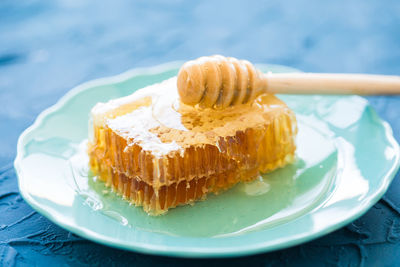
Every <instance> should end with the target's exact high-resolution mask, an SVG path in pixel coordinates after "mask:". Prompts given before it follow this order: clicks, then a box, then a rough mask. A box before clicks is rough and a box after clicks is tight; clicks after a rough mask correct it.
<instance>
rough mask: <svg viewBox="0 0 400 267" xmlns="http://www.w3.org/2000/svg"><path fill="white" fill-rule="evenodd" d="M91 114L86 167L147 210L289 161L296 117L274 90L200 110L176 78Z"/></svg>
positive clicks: (165, 208)
mask: <svg viewBox="0 0 400 267" xmlns="http://www.w3.org/2000/svg"><path fill="white" fill-rule="evenodd" d="M91 116H92V123H93V130H92V131H93V135H92V136H91V138H90V140H89V145H88V154H89V157H90V168H91V171H92V172H93V174H94V175H97V176H98V178H99V179H100V180H102V181H104V182H105V184H106V185H107V186H109V187H112V188H113V189H114V190H115V191H116V192H117V193H119V194H121V195H122V196H123V197H124V198H125V199H126V200H128V201H130V202H131V203H133V204H135V205H137V206H142V207H143V209H144V210H145V211H146V212H147V213H149V214H150V215H159V214H163V213H165V212H166V211H168V209H170V208H174V207H176V206H178V205H184V204H192V203H194V202H195V201H196V200H203V199H205V198H206V195H207V194H208V193H219V192H221V191H223V190H226V189H229V188H231V187H232V186H233V185H235V184H236V183H238V182H248V181H252V180H254V179H255V178H257V177H258V175H259V174H260V173H265V172H268V171H272V170H274V169H276V168H278V167H282V166H284V165H285V164H287V163H289V162H292V161H293V160H294V153H295V149H296V146H295V135H296V133H297V126H296V118H295V115H294V113H293V111H291V110H290V109H289V108H288V107H287V106H286V104H285V103H283V102H282V101H281V100H279V99H278V98H277V97H275V96H274V95H272V94H263V95H261V96H259V97H258V98H256V99H255V101H253V102H252V103H249V104H246V105H239V106H233V107H228V108H225V109H222V110H213V109H199V108H197V107H192V106H187V105H184V104H182V103H181V102H180V101H179V96H178V93H177V88H176V77H174V78H171V79H169V80H166V81H164V82H162V83H159V84H155V85H152V86H148V87H145V88H143V89H140V90H138V91H136V92H135V93H133V94H132V95H129V96H126V97H122V98H119V99H115V100H111V101H109V102H107V103H98V104H97V105H96V106H95V107H94V108H93V109H92V111H91Z"/></svg>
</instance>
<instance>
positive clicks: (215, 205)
mask: <svg viewBox="0 0 400 267" xmlns="http://www.w3.org/2000/svg"><path fill="white" fill-rule="evenodd" d="M180 65H181V63H177V62H175V63H169V64H166V65H162V66H157V67H154V68H148V69H137V70H133V71H129V72H127V73H124V74H122V75H119V76H116V77H112V78H106V79H101V80H96V81H93V82H89V83H86V84H83V85H81V86H79V87H77V88H75V89H73V90H71V91H70V92H69V93H68V94H67V95H66V96H64V97H63V98H62V99H61V100H60V101H59V102H58V103H57V104H55V105H54V106H53V107H51V108H49V109H47V110H46V111H44V112H43V113H42V114H40V116H39V117H38V118H37V120H36V121H35V123H34V124H33V125H32V126H31V127H29V128H28V129H27V130H26V131H25V132H24V133H23V134H22V135H21V136H20V138H19V141H18V154H17V158H16V160H15V168H16V170H17V174H18V177H19V188H20V192H21V194H22V196H23V197H24V199H25V200H26V201H27V202H28V203H29V204H30V205H31V206H32V207H33V208H34V209H36V210H37V211H38V212H40V213H41V214H43V215H44V216H46V217H47V218H49V219H50V220H52V221H53V222H55V223H57V224H58V225H60V226H62V227H64V228H65V229H67V230H69V231H71V232H73V233H75V234H78V235H80V236H82V237H85V238H88V239H90V240H93V241H96V242H99V243H102V244H105V245H110V246H113V247H118V248H123V249H128V250H132V251H137V252H143V253H150V254H159V255H168V256H181V257H228V256H240V255H248V254H254V253H258V252H266V251H271V250H275V249H280V248H285V247H289V246H293V245H296V244H300V243H302V242H306V241H309V240H311V239H314V238H317V237H319V236H322V235H324V234H327V233H329V232H332V231H333V230H336V229H338V228H340V227H342V226H344V225H345V224H347V223H349V222H351V221H353V220H355V219H356V218H358V217H359V216H361V215H362V214H363V213H364V212H366V211H367V210H368V209H369V208H370V207H371V206H372V205H373V204H375V203H376V202H377V201H378V200H379V198H380V197H381V196H382V195H383V194H384V193H385V191H386V189H387V188H388V186H389V184H390V182H391V180H392V179H393V177H394V175H395V173H396V171H397V169H398V167H399V146H398V144H397V143H396V141H395V140H394V138H393V136H392V130H391V128H390V127H389V125H388V124H387V123H386V122H384V121H382V120H381V119H380V118H379V117H378V116H377V115H376V113H375V112H374V111H373V110H372V108H371V107H370V106H369V105H368V102H367V101H366V100H365V99H363V98H361V97H357V96H343V97H336V96H281V98H282V99H283V100H284V101H285V102H286V103H287V104H288V105H289V106H290V107H291V108H292V109H293V110H294V111H295V112H296V115H297V119H298V123H299V134H298V138H297V145H298V150H297V160H296V162H295V163H294V164H292V165H288V166H286V167H284V168H282V169H279V170H277V171H274V172H273V173H270V174H267V175H264V176H263V177H260V179H258V180H256V181H254V182H252V183H250V184H239V185H237V186H235V187H234V188H232V189H231V190H228V191H227V192H225V193H222V194H220V195H218V196H215V195H212V196H210V197H209V198H208V199H207V200H206V201H203V202H198V203H196V204H195V205H194V206H184V207H179V208H176V209H173V210H171V211H170V212H168V213H167V214H166V215H164V216H159V217H150V216H148V215H147V214H146V213H144V212H143V210H142V209H141V208H137V207H134V206H130V205H129V204H128V203H127V202H125V201H124V200H122V199H121V198H120V197H118V196H116V195H115V194H114V193H113V192H111V191H110V190H109V189H108V188H106V187H105V186H104V185H103V184H102V183H101V182H99V181H96V179H95V178H94V177H90V175H88V167H87V161H88V159H87V156H86V154H85V151H84V146H85V139H86V138H87V136H88V118H89V116H88V114H89V110H90V109H91V108H92V107H93V105H94V104H96V103H97V102H99V101H107V100H109V99H112V98H116V97H120V96H124V95H128V94H131V93H132V92H133V91H135V90H136V89H138V88H141V87H144V86H146V85H149V84H152V83H156V82H160V81H162V80H164V79H166V78H169V77H171V76H173V75H176V73H177V71H178V68H179V66H180ZM259 67H260V68H261V69H262V70H264V71H272V72H288V71H295V70H293V69H290V68H287V67H282V66H272V65H259Z"/></svg>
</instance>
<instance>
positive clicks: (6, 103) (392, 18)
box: [0, 0, 400, 266]
mask: <svg viewBox="0 0 400 267" xmlns="http://www.w3.org/2000/svg"><path fill="white" fill-rule="evenodd" d="M295 2H296V4H294V3H295ZM217 53H220V54H224V55H230V56H235V57H238V58H246V59H249V60H250V61H252V62H265V63H275V64H283V65H289V66H292V67H295V68H299V69H302V70H304V71H314V72H361V73H378V74H396V75H399V74H400V2H399V1H396V0H392V1H385V2H383V1H374V2H372V1H368V2H367V1H363V0H357V1H351V2H350V1H345V0H342V1H329V2H328V1H290V2H289V1H268V2H267V3H263V4H261V3H258V4H255V3H252V2H250V1H249V3H245V1H243V2H236V1H227V0H226V1H219V2H218V3H216V1H203V2H197V1H196V2H195V1H186V2H183V1H170V3H167V1H155V2H151V3H149V2H146V1H140V2H132V1H108V2H99V1H78V0H77V1H67V0H60V1H39V0H31V1H13V0H2V1H1V2H0V266H13V265H16V266H25V265H40V266H46V265H48V266H53V265H73V266H86V265H90V266H92V265H105V266H108V265H125V264H136V265H139V266H140V265H150V264H153V265H164V264H169V265H171V264H173V265H175V264H176V265H181V266H186V265H189V264H190V266H203V265H204V264H208V265H210V266H211V265H213V266H214V265H215V266H217V265H218V266H220V265H221V264H223V263H229V264H231V265H233V266H236V265H246V266H247V265H265V266H269V265H271V266H283V265H290V266H292V265H295V266H296V265H308V266H309V265H312V264H321V265H322V264H324V265H339V266H342V265H343V266H358V265H364V266H396V265H397V266H400V177H399V175H397V177H396V178H395V180H394V182H393V184H392V185H391V187H390V189H389V191H388V192H387V193H386V195H385V196H384V197H383V199H382V200H381V201H379V203H377V204H376V205H375V206H374V207H373V208H371V209H370V210H369V211H368V212H367V213H366V214H365V215H364V216H362V217H361V218H360V219H358V220H356V221H355V222H353V223H351V224H349V225H348V226H346V227H344V228H342V229H340V230H338V231H336V232H334V233H331V234H329V235H327V236H325V237H322V238H320V239H317V240H315V241H312V242H309V243H306V244H303V245H300V246H296V247H293V248H289V249H285V250H281V251H276V252H272V253H266V254H260V255H255V256H250V257H243V258H238V259H218V260H189V259H175V258H166V257H155V256H148V255H142V254H137V253H132V252H128V251H122V250H116V249H112V248H109V247H105V246H102V245H98V244H95V243H92V242H90V241H87V240H84V239H82V238H80V237H78V236H75V235H73V234H71V233H69V232H67V231H65V230H63V229H61V228H60V227H58V226H57V225H54V224H53V223H51V222H50V221H48V220H47V219H45V218H44V217H43V216H41V215H40V214H38V213H36V212H34V211H33V210H32V209H31V208H30V207H29V206H28V205H27V204H26V203H25V202H24V201H23V200H22V199H21V196H20V195H19V193H18V187H17V178H16V175H15V172H14V169H13V165H12V162H13V160H14V157H15V151H16V142H17V138H18V136H19V134H20V133H21V132H22V131H23V130H24V129H25V128H26V127H28V126H29V125H30V124H32V123H33V121H34V119H35V117H36V116H37V115H38V114H39V113H40V112H41V111H42V110H43V109H45V108H47V107H49V106H50V105H52V104H54V103H55V102H56V101H57V99H58V98H60V97H61V96H62V95H64V94H65V93H66V92H67V91H68V90H69V89H71V88H72V87H74V86H76V85H78V84H80V83H82V82H85V81H88V80H91V79H94V78H99V77H104V76H110V75H114V74H118V73H120V72H123V71H125V70H127V69H129V68H133V67H139V66H151V65H156V64H160V63H164V62H168V61H172V60H187V59H193V58H196V57H199V56H202V55H210V54H217ZM369 100H370V102H371V104H372V105H373V107H374V108H375V109H376V110H377V112H378V113H379V114H380V116H381V117H382V118H384V119H385V120H387V121H388V122H389V123H390V124H391V126H392V128H393V130H394V135H395V137H396V139H397V140H398V141H400V98H399V97H371V98H369ZM372 141H373V140H371V142H372Z"/></svg>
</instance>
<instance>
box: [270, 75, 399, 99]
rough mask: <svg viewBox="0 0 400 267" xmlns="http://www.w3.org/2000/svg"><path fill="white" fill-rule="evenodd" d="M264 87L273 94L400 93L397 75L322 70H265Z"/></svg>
mask: <svg viewBox="0 0 400 267" xmlns="http://www.w3.org/2000/svg"><path fill="white" fill-rule="evenodd" d="M264 78H266V80H267V91H268V92H270V93H274V94H332V95H335V94H344V95H347V94H357V95H397V94H400V76H385V75H368V74H333V73H332V74H324V73H267V74H265V76H264Z"/></svg>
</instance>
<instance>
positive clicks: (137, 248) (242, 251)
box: [14, 61, 400, 258]
mask: <svg viewBox="0 0 400 267" xmlns="http://www.w3.org/2000/svg"><path fill="white" fill-rule="evenodd" d="M182 63H183V61H172V62H167V63H164V64H160V65H156V66H152V67H140V68H133V69H130V70H128V71H125V72H123V73H121V74H118V75H113V76H109V77H104V78H99V79H94V80H91V81H88V82H85V83H82V84H80V85H78V86H76V87H74V88H73V89H71V90H70V91H68V92H67V93H66V94H65V95H63V96H62V97H61V98H60V99H59V100H58V101H57V102H56V103H55V104H54V105H52V106H50V107H48V108H46V109H45V110H44V111H42V112H41V113H40V114H39V115H38V116H37V118H36V119H35V121H34V123H33V124H32V125H31V126H29V127H28V128H27V129H26V130H24V131H23V132H22V134H21V135H20V136H19V138H18V143H17V155H16V158H15V160H14V168H15V171H16V174H17V177H18V187H19V192H20V194H21V196H22V197H23V199H24V200H25V201H26V202H27V203H28V204H29V205H30V206H31V207H32V208H33V209H34V210H35V211H37V212H38V213H40V214H41V215H43V216H44V217H46V218H48V219H49V220H50V221H52V222H53V223H55V224H57V225H58V226H60V227H62V228H64V229H66V230H68V231H70V232H72V233H74V234H77V235H79V236H81V237H83V238H86V239H89V240H91V241H94V242H97V243H100V244H103V245H107V246H111V247H115V248H119V249H124V250H130V251H133V252H139V253H144V254H151V255H163V256H175V257H185V258H189V257H190V258H204V257H213V258H215V257H221V258H222V257H239V256H246V255H252V254H257V253H262V252H269V251H273V250H278V249H282V248H287V247H291V246H294V245H298V244H301V243H304V242H307V241H310V240H313V239H316V238H318V237H321V236H323V235H326V234H328V233H330V232H333V231H335V230H337V229H339V228H341V227H343V226H345V225H346V224H348V223H350V222H351V221H354V220H355V219H357V218H359V217H361V216H362V215H363V214H365V213H366V212H367V211H368V210H369V209H370V208H371V207H372V206H373V205H374V204H375V203H377V202H378V201H379V199H380V198H381V197H382V196H383V194H384V193H385V192H386V191H387V189H388V187H389V185H390V183H391V182H392V180H393V179H394V177H395V175H396V173H397V171H398V170H399V167H400V147H399V144H398V143H397V141H396V139H395V138H394V136H393V130H392V128H391V127H390V125H389V123H388V122H386V121H385V120H383V119H382V118H381V117H379V116H378V114H377V113H376V112H375V110H374V109H373V108H372V107H371V106H370V104H369V102H368V104H367V107H369V108H370V110H371V111H372V113H373V115H374V117H375V119H376V122H377V123H379V124H381V125H382V126H383V129H384V133H385V136H386V138H387V141H388V143H389V144H390V145H391V147H393V148H395V157H394V160H393V165H392V166H391V168H390V170H389V171H388V172H387V173H386V174H385V175H384V176H382V178H381V179H382V184H381V186H380V187H379V188H377V189H376V190H375V191H374V192H373V193H371V194H369V197H368V198H367V199H364V202H363V203H364V204H363V205H362V206H360V207H359V208H358V209H357V210H356V211H355V212H353V213H352V214H351V215H350V216H347V217H346V219H344V220H342V221H341V222H340V223H338V224H335V225H331V226H329V227H325V228H323V229H322V230H318V231H312V232H306V233H302V234H300V235H298V236H296V238H292V239H289V240H286V241H284V242H281V243H277V244H272V245H271V244H269V243H270V242H268V241H266V242H259V243H256V244H250V245H249V244H246V245H245V246H241V247H230V248H221V249H217V250H215V249H213V250H209V249H205V250H204V249H199V248H196V249H195V250H194V249H187V250H182V249H178V248H177V247H167V246H165V245H154V244H143V243H138V242H136V243H127V242H121V241H119V240H118V239H115V238H111V237H108V236H104V235H99V234H97V233H96V232H94V231H92V230H90V229H86V228H84V229H83V228H82V227H79V226H77V225H71V224H70V223H68V222H65V221H63V220H62V218H59V217H58V216H56V215H54V214H52V213H51V212H49V211H48V210H46V209H45V208H44V207H42V205H41V204H39V203H37V202H36V200H34V199H33V197H32V196H31V195H30V194H29V192H27V191H26V190H24V185H23V183H22V179H23V178H21V177H23V174H22V166H21V160H22V155H23V153H22V151H23V147H24V140H25V139H26V137H27V136H29V134H30V133H31V132H33V131H34V130H35V129H36V128H37V127H38V126H40V124H41V123H42V121H43V120H44V119H45V118H46V117H47V116H48V115H50V114H51V113H53V112H55V111H57V110H59V109H60V108H61V107H62V106H63V105H64V104H65V103H67V102H68V101H69V100H70V99H72V98H73V97H75V96H77V95H78V94H79V93H80V92H83V91H85V90H87V89H89V88H91V87H94V86H101V85H105V84H112V83H119V82H123V81H124V80H127V79H130V78H133V77H135V76H138V75H155V74H157V73H161V72H165V71H168V70H171V69H172V68H178V67H179V66H180V65H181V64H182ZM256 65H258V66H260V67H263V66H264V67H266V66H269V67H271V66H274V67H283V68H285V69H291V70H293V71H295V72H299V70H297V69H294V68H291V67H287V66H283V65H276V64H256ZM358 97H359V96H358ZM359 98H362V99H364V98H363V97H359ZM366 200H368V201H366ZM233 238H235V237H233ZM236 238H240V236H238V237H236ZM201 239H207V238H201Z"/></svg>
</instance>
